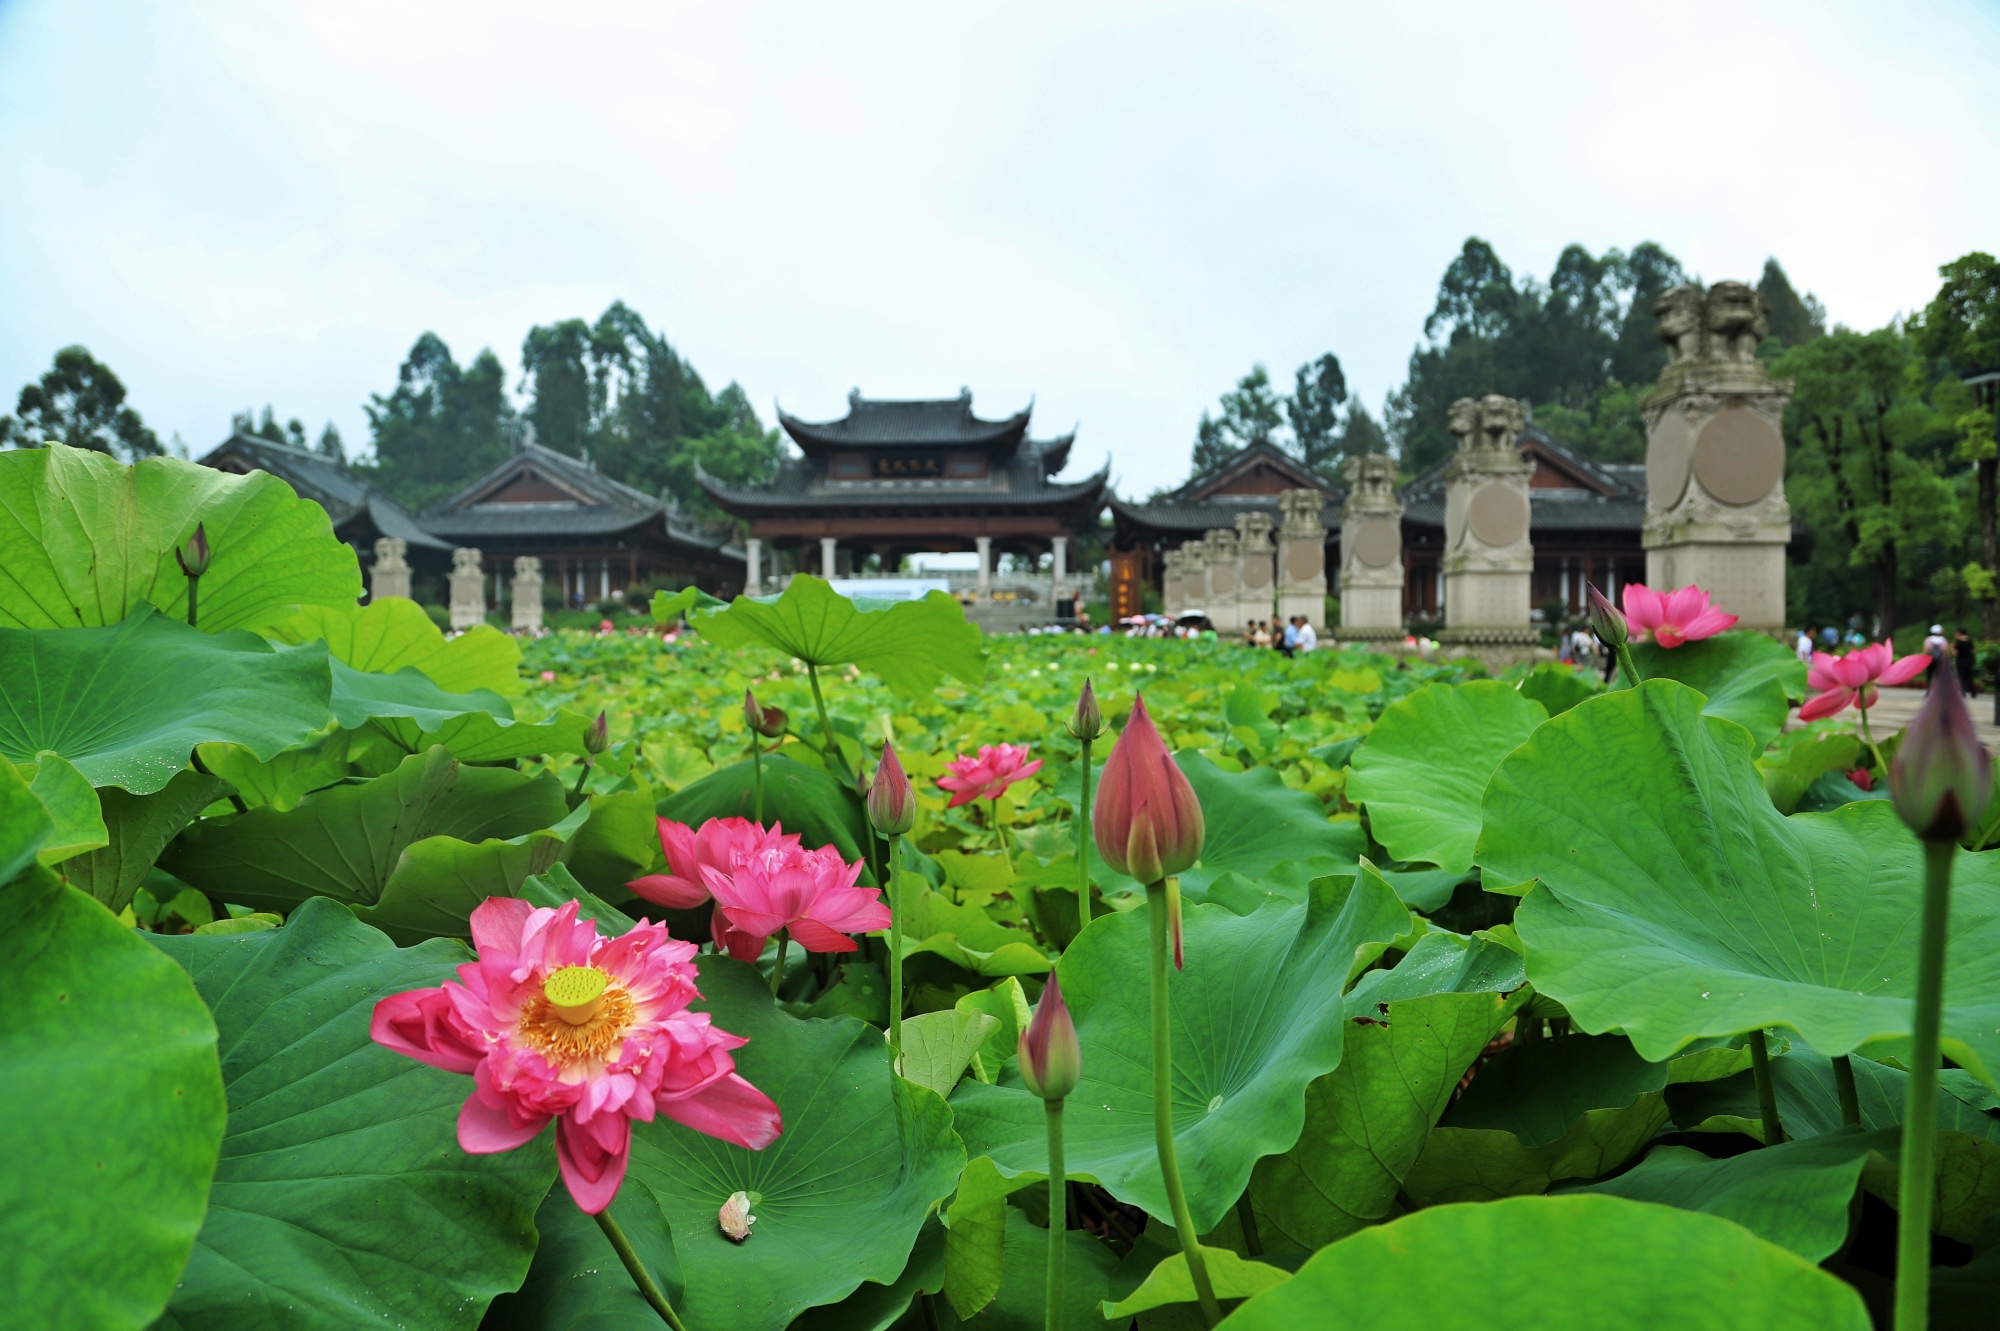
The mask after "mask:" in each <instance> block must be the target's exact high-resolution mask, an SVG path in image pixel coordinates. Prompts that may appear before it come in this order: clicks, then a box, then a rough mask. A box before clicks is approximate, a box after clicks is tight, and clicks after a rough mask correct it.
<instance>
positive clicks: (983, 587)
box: [972, 536, 993, 601]
mask: <svg viewBox="0 0 2000 1331" xmlns="http://www.w3.org/2000/svg"><path fill="white" fill-rule="evenodd" d="M972 541H973V544H974V545H977V546H978V547H979V599H980V600H982V601H985V600H989V599H990V598H991V597H992V595H993V538H992V537H991V536H975V537H973V538H972Z"/></svg>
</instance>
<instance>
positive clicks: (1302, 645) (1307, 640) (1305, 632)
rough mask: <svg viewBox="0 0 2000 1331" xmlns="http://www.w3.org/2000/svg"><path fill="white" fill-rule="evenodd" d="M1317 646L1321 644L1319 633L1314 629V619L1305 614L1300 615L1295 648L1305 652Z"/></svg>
mask: <svg viewBox="0 0 2000 1331" xmlns="http://www.w3.org/2000/svg"><path fill="white" fill-rule="evenodd" d="M1317 646H1319V634H1318V633H1316V632H1314V631H1313V626H1312V621H1311V620H1310V619H1307V618H1306V617H1305V616H1304V615H1300V616H1299V635H1298V642H1297V643H1296V644H1295V648H1294V649H1295V650H1296V651H1298V652H1300V653H1305V652H1309V651H1311V650H1312V649H1313V648H1315V647H1317Z"/></svg>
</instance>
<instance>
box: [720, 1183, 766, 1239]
mask: <svg viewBox="0 0 2000 1331" xmlns="http://www.w3.org/2000/svg"><path fill="white" fill-rule="evenodd" d="M713 1195H714V1194H713V1193H711V1194H710V1196H713ZM752 1205H753V1203H752V1202H751V1200H750V1194H749V1193H747V1192H732V1193H730V1194H729V1200H728V1201H726V1202H724V1203H723V1204H722V1211H721V1213H720V1214H719V1215H717V1216H716V1223H717V1224H719V1225H721V1227H722V1232H723V1234H724V1236H725V1237H727V1238H728V1239H729V1241H730V1242H732V1243H741V1242H743V1241H744V1240H745V1239H747V1238H749V1237H750V1226H752V1225H754V1224H756V1223H757V1217H756V1216H754V1215H751V1214H750V1207H751V1206H752Z"/></svg>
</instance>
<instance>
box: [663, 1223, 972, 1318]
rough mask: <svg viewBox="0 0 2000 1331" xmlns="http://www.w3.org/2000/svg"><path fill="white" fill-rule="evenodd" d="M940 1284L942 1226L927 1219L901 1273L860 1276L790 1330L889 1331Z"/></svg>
mask: <svg viewBox="0 0 2000 1331" xmlns="http://www.w3.org/2000/svg"><path fill="white" fill-rule="evenodd" d="M943 1285H944V1226H942V1225H940V1224H939V1223H938V1222H937V1221H936V1220H929V1221H926V1222H925V1223H924V1227H923V1229H922V1230H921V1231H920V1232H919V1233H918V1234H917V1246H916V1247H915V1248H913V1249H912V1250H911V1251H910V1260H909V1263H908V1264H907V1265H905V1266H904V1267H903V1274H902V1275H900V1276H897V1277H896V1279H895V1280H893V1281H891V1282H889V1283H888V1284H881V1283H878V1282H877V1281H873V1280H864V1281H862V1282H861V1288H859V1289H857V1290H855V1291H854V1292H853V1293H852V1294H850V1295H848V1296H847V1297H846V1298H844V1299H842V1300H841V1301H840V1302H839V1303H828V1304H822V1305H820V1306H819V1307H817V1308H808V1309H806V1310H805V1312H803V1313H802V1314H800V1316H799V1319H798V1320H797V1321H795V1322H793V1323H792V1328H791V1331H889V1329H890V1328H891V1327H893V1326H896V1325H897V1324H898V1323H900V1322H901V1321H902V1318H903V1314H905V1313H906V1312H908V1311H909V1310H910V1305H911V1304H912V1303H914V1302H916V1300H917V1298H918V1297H919V1296H920V1295H924V1294H935V1293H937V1292H938V1290H939V1289H941V1288H942V1287H943ZM633 1331H638V1328H636V1327H635V1328H633Z"/></svg>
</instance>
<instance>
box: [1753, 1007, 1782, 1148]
mask: <svg viewBox="0 0 2000 1331" xmlns="http://www.w3.org/2000/svg"><path fill="white" fill-rule="evenodd" d="M1750 1071H1751V1075H1752V1076H1754V1077H1755V1078H1756V1080H1757V1117H1758V1118H1759V1119H1760V1120H1761V1121H1762V1122H1763V1124H1764V1145H1766V1146H1776V1145H1778V1144H1779V1143H1780V1142H1782V1141H1784V1140H1785V1125H1784V1124H1783V1123H1780V1122H1779V1121H1778V1088H1777V1087H1776V1086H1775V1085H1774V1084H1772V1081H1771V1046H1770V1043H1769V1042H1768V1041H1766V1040H1765V1039H1764V1032H1762V1031H1752V1032H1750Z"/></svg>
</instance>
